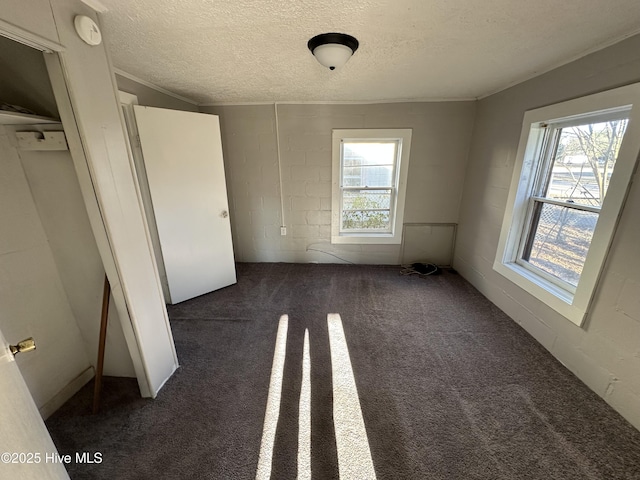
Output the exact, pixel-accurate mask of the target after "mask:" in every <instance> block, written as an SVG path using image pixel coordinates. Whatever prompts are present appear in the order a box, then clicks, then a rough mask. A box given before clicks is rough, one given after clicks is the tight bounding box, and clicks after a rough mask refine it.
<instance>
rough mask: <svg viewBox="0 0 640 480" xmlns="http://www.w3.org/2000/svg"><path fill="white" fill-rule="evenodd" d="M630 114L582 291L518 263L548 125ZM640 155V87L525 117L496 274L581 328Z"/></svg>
mask: <svg viewBox="0 0 640 480" xmlns="http://www.w3.org/2000/svg"><path fill="white" fill-rule="evenodd" d="M622 110H627V111H628V115H629V123H628V125H627V130H626V133H625V136H624V139H623V142H622V145H621V146H620V151H619V153H618V158H617V160H616V165H615V168H614V171H613V174H612V176H611V180H610V183H609V187H608V189H607V194H606V197H605V199H604V201H603V203H602V206H601V209H600V213H599V218H598V222H597V224H596V228H595V230H594V233H593V237H592V239H591V245H590V247H589V252H588V254H587V257H586V260H585V263H584V267H583V270H582V274H581V275H580V280H579V282H578V285H577V287H575V289H574V288H572V287H569V288H568V287H567V286H566V285H563V282H558V281H555V279H552V278H550V276H547V275H544V274H541V272H540V271H538V270H537V269H535V268H527V267H525V266H523V265H522V262H518V259H519V257H520V254H521V253H522V252H521V245H522V239H523V236H525V235H526V234H527V232H528V223H527V222H528V217H529V212H528V209H529V205H530V201H529V199H530V198H531V196H532V195H533V191H534V187H535V185H534V184H535V181H536V176H537V170H538V168H540V166H541V164H542V162H544V159H543V158H541V157H542V153H543V145H542V144H543V139H544V133H545V128H546V127H545V125H547V124H556V123H561V122H569V121H571V120H576V119H579V118H580V117H583V116H587V115H595V114H600V113H602V114H606V113H608V112H616V111H622ZM639 153H640V83H636V84H633V85H628V86H625V87H620V88H616V89H614V90H608V91H605V92H601V93H597V94H594V95H589V96H586V97H581V98H577V99H575V100H569V101H567V102H562V103H558V104H555V105H550V106H548V107H543V108H538V109H536V110H530V111H527V112H525V115H524V121H523V126H522V132H521V135H520V143H519V145H518V152H517V157H516V163H515V166H514V171H513V177H512V180H511V187H510V189H509V198H508V200H507V208H506V210H505V214H504V219H503V222H502V230H501V232H500V240H499V243H498V250H497V252H496V258H495V261H494V264H493V269H494V270H495V271H496V272H498V273H500V274H501V275H503V276H504V277H506V278H507V279H508V280H510V281H512V282H513V283H515V284H516V285H518V286H519V287H521V288H522V289H524V290H525V291H527V292H529V293H530V294H531V295H533V296H534V297H536V298H537V299H538V300H540V301H542V302H544V303H545V304H546V305H548V306H549V307H551V308H552V309H553V310H555V311H556V312H558V313H559V314H561V315H562V316H564V317H565V318H567V319H569V320H570V321H571V322H573V323H575V324H576V325H578V326H581V325H582V324H583V322H584V319H585V318H586V315H587V313H588V311H589V306H590V303H591V300H592V298H593V293H594V292H595V287H596V285H597V282H598V278H599V276H600V273H601V271H602V268H603V266H604V263H605V260H606V256H607V253H608V251H609V247H610V245H611V241H612V240H613V235H614V232H615V229H616V226H617V223H618V219H619V217H620V214H621V212H622V208H623V206H624V202H625V200H626V197H627V194H628V191H629V186H630V184H631V178H632V176H633V173H634V170H635V166H636V162H637V159H638V155H639Z"/></svg>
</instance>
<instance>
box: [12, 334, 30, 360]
mask: <svg viewBox="0 0 640 480" xmlns="http://www.w3.org/2000/svg"><path fill="white" fill-rule="evenodd" d="M35 349H36V341H35V340H34V339H33V337H29V338H25V339H24V340H22V341H21V342H18V344H17V345H9V350H11V353H13V355H14V356H16V355H17V354H19V353H21V352H30V351H31V350H35Z"/></svg>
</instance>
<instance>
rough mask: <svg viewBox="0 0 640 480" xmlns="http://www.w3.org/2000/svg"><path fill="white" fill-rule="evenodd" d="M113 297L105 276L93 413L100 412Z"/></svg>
mask: <svg viewBox="0 0 640 480" xmlns="http://www.w3.org/2000/svg"><path fill="white" fill-rule="evenodd" d="M110 297H111V286H110V285H109V279H108V278H107V276H106V275H105V276H104V290H103V293H102V316H101V318H100V340H99V343H98V363H97V366H96V377H95V382H94V385H93V413H94V414H95V413H98V410H100V392H101V390H102V371H103V369H104V349H105V345H106V343H107V319H108V318H109V298H110Z"/></svg>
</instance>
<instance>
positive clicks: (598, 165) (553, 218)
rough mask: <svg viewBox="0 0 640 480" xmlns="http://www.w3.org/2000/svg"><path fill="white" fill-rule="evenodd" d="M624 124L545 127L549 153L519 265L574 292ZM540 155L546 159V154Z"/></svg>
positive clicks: (539, 181) (542, 169) (620, 121)
mask: <svg viewBox="0 0 640 480" xmlns="http://www.w3.org/2000/svg"><path fill="white" fill-rule="evenodd" d="M627 123H628V120H627V118H621V119H615V120H608V121H604V122H603V121H595V122H587V121H585V122H584V123H581V124H579V125H574V126H568V127H561V126H554V125H549V126H548V127H547V128H548V131H547V134H546V135H547V142H548V145H549V147H548V148H549V152H550V154H549V155H547V156H546V162H545V161H544V160H543V163H542V165H541V168H539V178H538V181H537V185H538V187H537V192H535V191H534V195H533V198H532V200H531V202H532V207H531V216H530V218H529V222H528V223H527V229H528V230H527V232H526V235H525V236H524V237H523V239H524V244H523V248H522V256H521V260H523V261H525V262H528V264H529V265H532V266H534V267H536V268H539V269H540V270H542V271H543V272H545V273H547V274H549V275H551V276H552V277H554V278H555V279H558V280H560V281H562V282H566V283H567V284H569V285H571V286H572V287H573V288H575V287H576V286H577V285H578V281H579V280H580V275H581V273H582V269H583V267H584V263H585V261H586V259H587V253H588V251H589V246H590V245H591V239H592V238H593V233H594V231H595V228H596V224H597V222H598V213H599V211H600V207H601V206H602V202H603V200H604V197H605V195H606V193H607V188H608V187H609V183H610V181H611V175H612V173H613V170H614V167H615V164H616V159H617V157H618V151H619V150H620V145H621V144H622V139H623V137H624V134H625V131H626V127H627ZM540 155H541V158H542V159H544V158H545V154H544V152H541V153H540ZM536 197H537V198H536ZM547 199H548V200H551V201H553V202H554V203H546V200H547ZM556 202H557V203H556Z"/></svg>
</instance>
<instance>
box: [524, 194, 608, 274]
mask: <svg viewBox="0 0 640 480" xmlns="http://www.w3.org/2000/svg"><path fill="white" fill-rule="evenodd" d="M597 221H598V214H597V213H593V212H585V211H582V210H575V209H573V208H567V207H561V206H558V205H552V204H549V203H540V202H536V205H535V208H534V218H533V222H532V231H531V232H530V234H529V238H528V240H527V244H526V245H525V251H524V253H523V255H522V258H523V260H527V261H528V262H529V263H530V264H531V265H534V266H536V267H538V268H539V269H541V270H543V271H545V272H547V273H548V274H550V275H553V276H554V277H557V278H559V279H561V280H564V281H565V282H567V283H570V284H571V285H574V286H577V285H578V280H579V279H580V274H581V273H582V267H583V266H584V261H585V259H586V258H587V252H588V251H589V245H590V244H591V237H593V231H594V230H595V228H596V222H597Z"/></svg>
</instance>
